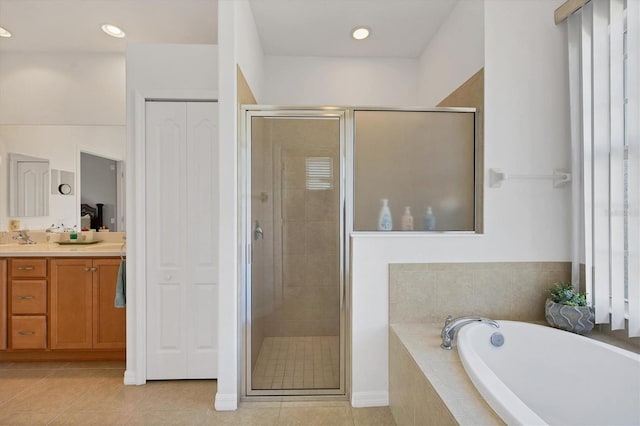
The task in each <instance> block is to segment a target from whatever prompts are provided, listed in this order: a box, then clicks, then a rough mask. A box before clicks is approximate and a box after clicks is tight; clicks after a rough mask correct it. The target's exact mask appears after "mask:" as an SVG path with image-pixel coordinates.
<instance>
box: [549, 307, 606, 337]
mask: <svg viewBox="0 0 640 426" xmlns="http://www.w3.org/2000/svg"><path fill="white" fill-rule="evenodd" d="M544 316H545V317H546V318H547V322H548V323H549V324H550V325H551V326H552V327H556V328H561V329H563V330H567V331H570V332H572V333H578V334H587V333H589V332H590V331H591V330H592V329H593V324H594V320H595V315H594V313H593V309H592V308H591V307H590V306H567V305H562V304H560V303H556V302H553V301H552V300H551V299H547V301H546V303H545V305H544Z"/></svg>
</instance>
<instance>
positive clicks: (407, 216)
mask: <svg viewBox="0 0 640 426" xmlns="http://www.w3.org/2000/svg"><path fill="white" fill-rule="evenodd" d="M402 230H403V231H413V216H411V207H409V206H406V207H405V208H404V214H403V215H402Z"/></svg>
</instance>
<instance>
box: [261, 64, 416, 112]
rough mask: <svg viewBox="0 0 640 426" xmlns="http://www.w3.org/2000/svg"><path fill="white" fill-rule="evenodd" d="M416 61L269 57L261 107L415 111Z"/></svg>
mask: <svg viewBox="0 0 640 426" xmlns="http://www.w3.org/2000/svg"><path fill="white" fill-rule="evenodd" d="M417 71H418V70H417V60H414V59H401V58H337V57H336V58H323V57H311V56H309V57H299V56H295V57H294V56H266V57H265V71H264V74H265V81H268V82H269V84H268V85H265V87H264V97H263V99H261V100H260V103H262V104H273V105H417V104H418V102H419V100H418V96H417V90H416V85H417V78H418V74H417Z"/></svg>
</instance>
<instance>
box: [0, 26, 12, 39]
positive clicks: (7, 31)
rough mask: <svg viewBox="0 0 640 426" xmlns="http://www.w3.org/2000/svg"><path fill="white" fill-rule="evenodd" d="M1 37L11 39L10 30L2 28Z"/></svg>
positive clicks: (0, 28) (0, 29) (0, 30)
mask: <svg viewBox="0 0 640 426" xmlns="http://www.w3.org/2000/svg"><path fill="white" fill-rule="evenodd" d="M0 37H11V33H10V32H9V30H8V29H6V28H2V27H0Z"/></svg>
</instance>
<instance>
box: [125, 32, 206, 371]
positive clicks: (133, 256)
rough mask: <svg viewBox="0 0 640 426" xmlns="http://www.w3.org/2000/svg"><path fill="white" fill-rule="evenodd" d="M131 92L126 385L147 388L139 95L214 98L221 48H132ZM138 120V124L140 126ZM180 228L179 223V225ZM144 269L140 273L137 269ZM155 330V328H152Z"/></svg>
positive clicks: (128, 74) (129, 65)
mask: <svg viewBox="0 0 640 426" xmlns="http://www.w3.org/2000/svg"><path fill="white" fill-rule="evenodd" d="M126 64H127V66H126V82H127V84H126V93H127V172H126V188H127V195H126V227H127V257H128V259H129V260H130V261H129V262H127V277H129V278H128V279H129V280H131V282H130V284H131V285H128V286H127V369H126V372H125V378H124V380H125V383H126V384H143V383H145V381H146V369H145V362H146V359H144V356H145V349H144V348H145V343H146V341H145V337H146V335H145V333H146V329H145V325H146V321H145V310H144V307H145V305H144V303H145V301H144V300H143V299H144V298H143V297H142V296H141V297H140V298H137V297H136V296H137V295H138V294H142V295H144V294H145V293H144V285H145V282H144V280H142V279H141V275H140V274H141V273H142V272H143V270H144V244H145V241H144V229H145V218H144V217H141V216H139V215H137V214H136V204H137V202H139V201H141V202H142V203H144V187H143V186H141V185H140V183H141V182H143V178H142V177H140V176H139V175H142V176H144V168H143V167H142V165H144V152H143V151H141V150H140V151H138V150H139V148H140V147H141V146H142V145H141V144H140V143H139V141H137V140H136V124H137V123H143V122H144V117H137V116H136V109H135V101H136V95H138V94H139V95H141V96H150V97H153V98H172V99H176V98H181V97H182V96H187V97H195V96H197V95H198V94H199V95H202V93H206V94H207V95H210V94H213V95H214V97H215V92H216V91H217V88H218V47H217V46H215V45H205V44H199V45H190V44H167V45H164V44H132V45H129V46H128V47H127V53H126ZM136 120H138V121H136ZM176 226H180V224H176ZM138 265H140V268H138V267H137V266H138ZM149 326H153V325H149Z"/></svg>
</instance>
